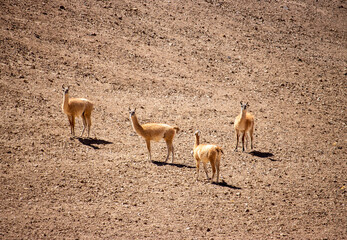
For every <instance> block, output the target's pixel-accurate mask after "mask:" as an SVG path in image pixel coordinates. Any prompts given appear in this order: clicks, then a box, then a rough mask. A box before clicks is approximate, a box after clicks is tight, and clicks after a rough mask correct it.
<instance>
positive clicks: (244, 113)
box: [240, 108, 247, 119]
mask: <svg viewBox="0 0 347 240" xmlns="http://www.w3.org/2000/svg"><path fill="white" fill-rule="evenodd" d="M246 114H247V110H246V109H243V108H241V113H240V115H241V119H244V118H245V117H246Z"/></svg>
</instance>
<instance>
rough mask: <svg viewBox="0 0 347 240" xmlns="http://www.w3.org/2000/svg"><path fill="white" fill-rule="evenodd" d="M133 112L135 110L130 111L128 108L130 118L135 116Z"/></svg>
mask: <svg viewBox="0 0 347 240" xmlns="http://www.w3.org/2000/svg"><path fill="white" fill-rule="evenodd" d="M135 111H136V108H135V109H134V110H131V109H130V107H129V114H130V118H131V117H132V116H134V115H135Z"/></svg>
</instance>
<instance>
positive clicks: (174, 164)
mask: <svg viewBox="0 0 347 240" xmlns="http://www.w3.org/2000/svg"><path fill="white" fill-rule="evenodd" d="M152 163H154V164H155V165H157V166H167V165H169V166H175V167H178V168H195V167H192V166H188V165H185V164H180V163H167V162H159V161H152Z"/></svg>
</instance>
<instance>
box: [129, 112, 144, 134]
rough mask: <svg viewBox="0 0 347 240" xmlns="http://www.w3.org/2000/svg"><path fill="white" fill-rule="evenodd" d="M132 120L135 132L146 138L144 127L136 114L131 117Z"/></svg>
mask: <svg viewBox="0 0 347 240" xmlns="http://www.w3.org/2000/svg"><path fill="white" fill-rule="evenodd" d="M130 120H131V124H132V125H133V128H134V130H135V132H137V133H138V134H139V135H141V136H144V130H143V127H142V126H141V125H140V123H139V121H138V120H137V117H136V115H135V114H134V115H132V116H131V118H130Z"/></svg>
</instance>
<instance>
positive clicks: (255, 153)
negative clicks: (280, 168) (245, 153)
mask: <svg viewBox="0 0 347 240" xmlns="http://www.w3.org/2000/svg"><path fill="white" fill-rule="evenodd" d="M249 154H250V155H252V156H256V157H260V158H268V159H269V160H270V161H273V162H276V161H278V160H276V159H274V158H272V157H273V156H274V155H273V154H272V153H270V152H260V151H252V152H250V153H249Z"/></svg>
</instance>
